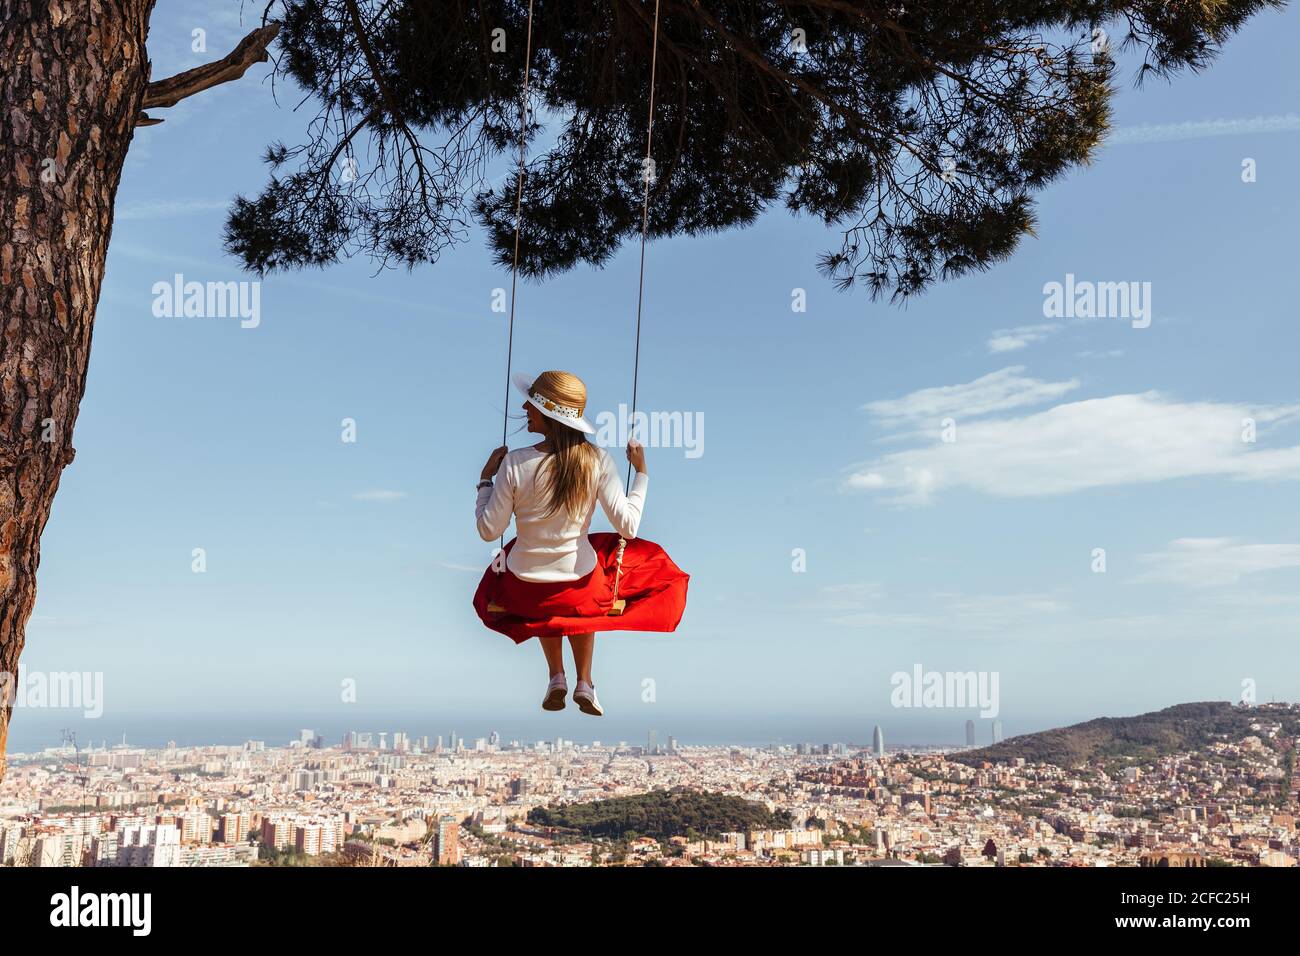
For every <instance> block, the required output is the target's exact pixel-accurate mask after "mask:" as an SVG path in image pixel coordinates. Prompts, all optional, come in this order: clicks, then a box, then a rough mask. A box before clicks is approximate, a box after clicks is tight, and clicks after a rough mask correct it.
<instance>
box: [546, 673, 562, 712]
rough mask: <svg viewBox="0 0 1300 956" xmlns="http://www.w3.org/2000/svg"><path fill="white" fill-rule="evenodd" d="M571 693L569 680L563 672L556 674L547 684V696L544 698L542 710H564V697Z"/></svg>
mask: <svg viewBox="0 0 1300 956" xmlns="http://www.w3.org/2000/svg"><path fill="white" fill-rule="evenodd" d="M568 693H569V682H568V681H567V680H565V677H564V675H563V674H556V675H555V676H554V677H552V678H551V682H550V683H549V684H547V685H546V696H545V697H543V698H542V710H564V698H565V697H566V696H568Z"/></svg>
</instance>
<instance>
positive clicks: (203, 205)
mask: <svg viewBox="0 0 1300 956" xmlns="http://www.w3.org/2000/svg"><path fill="white" fill-rule="evenodd" d="M229 208H230V200H229V199H152V200H148V201H146V202H132V203H125V204H124V205H121V206H118V207H117V209H115V210H114V211H113V218H114V219H115V220H119V221H124V220H139V219H171V218H173V217H175V216H192V215H194V214H196V213H204V212H216V211H218V210H221V211H225V210H226V209H229Z"/></svg>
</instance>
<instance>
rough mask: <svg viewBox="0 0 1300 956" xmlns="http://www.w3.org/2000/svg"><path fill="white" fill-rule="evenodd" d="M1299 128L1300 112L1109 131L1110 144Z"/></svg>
mask: <svg viewBox="0 0 1300 956" xmlns="http://www.w3.org/2000/svg"><path fill="white" fill-rule="evenodd" d="M1295 130H1300V116H1297V115H1296V114H1295V113H1286V114H1283V115H1280V116H1250V117H1241V118H1239V119H1214V120H1196V121H1193V122H1189V123H1150V124H1144V125H1142V126H1121V127H1119V128H1117V129H1114V130H1111V132H1110V133H1108V134H1107V136H1106V139H1105V141H1104V142H1105V143H1106V144H1107V145H1124V144H1127V143H1166V142H1171V141H1174V140H1180V139H1206V138H1208V137H1211V136H1242V135H1247V134H1258V133H1290V132H1293V131H1295Z"/></svg>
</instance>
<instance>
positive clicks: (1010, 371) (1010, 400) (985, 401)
mask: <svg viewBox="0 0 1300 956" xmlns="http://www.w3.org/2000/svg"><path fill="white" fill-rule="evenodd" d="M1024 370H1025V369H1024V366H1023V365H1013V366H1011V367H1009V368H1004V369H1001V370H1000V371H997V372H990V373H989V374H988V375H985V376H983V377H981V378H977V379H975V381H973V382H968V383H966V384H964V385H942V386H939V387H937V388H923V389H921V390H920V391H916V392H912V393H911V394H909V395H904V396H903V397H902V398H893V399H885V400H882V401H876V402H868V403H867V404H866V405H863V406H862V407H863V409H864V410H866V411H867V412H870V413H871V414H872V415H873V416H875V417H876V418H877V419H879V420H880V421H881V422H882V423H884V424H886V425H901V424H919V423H922V422H929V423H933V424H935V425H936V426H937V425H938V423H939V422H941V421H942V420H943V419H944V418H954V419H957V420H958V421H961V420H962V419H971V418H976V417H978V416H981V415H988V414H990V413H992V412H1001V411H1006V410H1007V409H1011V408H1021V407H1024V406H1026V405H1039V404H1041V403H1043V402H1045V401H1048V400H1050V399H1053V398H1058V397H1060V396H1061V395H1064V394H1065V393H1066V392H1069V391H1071V390H1073V389H1076V388H1078V387H1079V380H1078V379H1070V381H1068V382H1044V381H1040V380H1039V379H1036V378H1027V377H1025V376H1024V375H1021V374H1020V373H1021V372H1023V371H1024Z"/></svg>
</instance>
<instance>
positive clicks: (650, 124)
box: [609, 0, 659, 615]
mask: <svg viewBox="0 0 1300 956" xmlns="http://www.w3.org/2000/svg"><path fill="white" fill-rule="evenodd" d="M658 65H659V0H655V25H654V37H653V39H652V40H651V42H650V110H649V115H648V116H647V117H646V124H645V161H644V162H643V163H642V164H641V179H642V180H643V182H644V184H645V186H644V189H643V190H642V193H641V265H640V270H639V274H638V276H637V287H636V350H635V351H634V352H633V357H632V422H633V427H635V423H636V390H637V382H638V379H639V378H640V374H641V307H642V304H643V303H644V301H645V246H646V233H647V231H648V229H647V227H648V224H649V221H650V181H651V179H652V177H651V175H650V170H651V169H653V167H652V166H651V165H650V163H651V159H650V143H651V141H652V139H653V136H654V126H655V69H656V67H657V66H658ZM627 486H628V488H631V487H632V461H631V459H630V458H629V459H628V463H627ZM626 547H627V540H626V539H625V538H624V537H623V536H622V535H619V537H618V553H617V554H616V555H615V556H614V604H613V606H612V607H611V608H610V610H609V613H610V614H612V615H619V614H622V613H623V611H624V609H625V608H626V607H627V601H625V600H622V599H621V598H619V596H618V586H619V583H620V581H621V580H622V577H623V551H624V549H625V548H626Z"/></svg>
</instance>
